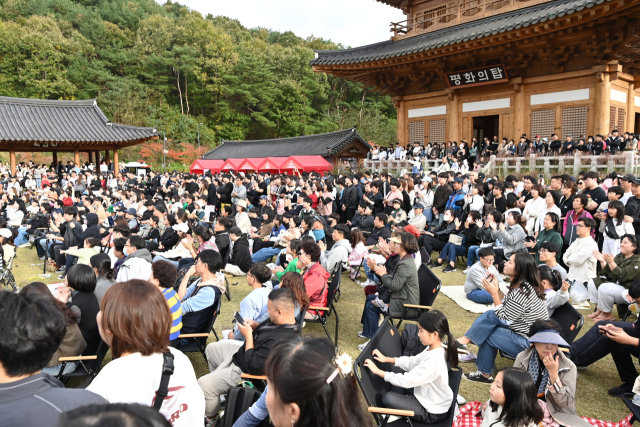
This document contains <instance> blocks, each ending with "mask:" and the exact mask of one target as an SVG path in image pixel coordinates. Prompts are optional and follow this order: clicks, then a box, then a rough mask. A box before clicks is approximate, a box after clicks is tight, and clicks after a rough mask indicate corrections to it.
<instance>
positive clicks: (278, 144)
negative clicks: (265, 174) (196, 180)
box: [203, 127, 370, 160]
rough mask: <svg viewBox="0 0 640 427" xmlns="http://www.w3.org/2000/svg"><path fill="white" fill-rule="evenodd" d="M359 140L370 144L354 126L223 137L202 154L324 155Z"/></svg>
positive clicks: (215, 156)
mask: <svg viewBox="0 0 640 427" xmlns="http://www.w3.org/2000/svg"><path fill="white" fill-rule="evenodd" d="M356 140H357V141H360V142H361V143H363V144H364V145H365V146H366V147H367V148H370V145H369V143H368V142H367V141H365V139H364V138H363V137H361V136H360V135H358V132H356V128H355V127H353V128H349V129H345V130H339V131H336V132H329V133H322V134H319V135H306V136H295V137H292V138H279V139H261V140H255V141H222V144H221V145H219V146H218V147H216V148H214V149H213V150H211V151H209V152H208V153H206V154H205V155H204V156H203V158H204V159H207V160H217V159H223V160H226V159H244V158H247V157H258V156H260V157H289V156H323V157H330V156H333V155H335V154H337V153H339V152H340V151H342V150H343V149H344V148H345V147H347V146H348V145H349V144H351V143H352V142H353V141H356Z"/></svg>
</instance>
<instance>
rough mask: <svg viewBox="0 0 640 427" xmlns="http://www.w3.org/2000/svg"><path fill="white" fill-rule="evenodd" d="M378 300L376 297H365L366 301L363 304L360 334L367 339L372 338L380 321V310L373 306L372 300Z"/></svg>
mask: <svg viewBox="0 0 640 427" xmlns="http://www.w3.org/2000/svg"><path fill="white" fill-rule="evenodd" d="M376 298H378V296H377V295H375V294H374V295H369V296H367V301H366V302H365V303H364V310H363V312H362V320H361V323H362V325H363V327H362V333H363V335H364V336H365V337H367V338H372V337H373V336H374V335H375V334H376V331H377V330H378V321H379V320H380V314H381V313H382V310H380V309H379V308H378V307H376V306H375V305H373V300H374V299H376Z"/></svg>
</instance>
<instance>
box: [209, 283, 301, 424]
mask: <svg viewBox="0 0 640 427" xmlns="http://www.w3.org/2000/svg"><path fill="white" fill-rule="evenodd" d="M295 305H296V303H295V296H294V295H293V292H292V291H291V289H286V288H280V289H275V290H273V291H271V293H270V294H269V299H268V301H267V307H268V309H267V311H268V313H269V319H267V320H265V321H264V322H262V323H260V324H258V323H256V322H255V321H253V320H249V319H245V321H244V323H243V324H240V323H238V324H237V326H238V329H239V330H240V333H241V334H242V336H243V337H244V338H245V339H246V341H245V343H244V345H242V346H238V345H237V344H236V343H234V342H233V341H231V340H222V341H218V342H214V343H211V344H209V345H208V346H207V349H206V350H205V354H206V357H207V362H208V363H209V370H210V371H211V373H210V374H207V375H205V376H203V377H200V379H198V384H200V387H201V388H202V391H203V392H204V398H205V405H206V406H205V415H206V416H207V417H208V418H213V417H215V416H216V415H217V414H218V410H219V409H220V396H221V395H223V394H225V393H227V392H228V391H229V390H230V389H231V387H234V386H235V385H236V384H238V383H239V382H240V380H241V378H240V376H241V375H242V374H250V375H264V363H265V361H266V360H267V356H268V355H269V352H270V351H271V348H273V346H274V345H275V344H276V343H277V342H279V341H282V340H291V339H293V338H295V337H296V336H297V335H298V328H297V326H296V318H295V316H294V310H295Z"/></svg>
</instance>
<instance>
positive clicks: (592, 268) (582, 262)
mask: <svg viewBox="0 0 640 427" xmlns="http://www.w3.org/2000/svg"><path fill="white" fill-rule="evenodd" d="M597 250H598V244H597V243H596V241H595V240H593V239H592V238H591V236H588V237H583V238H578V239H576V240H574V241H573V243H572V244H571V245H570V246H569V247H568V248H567V251H566V252H565V253H564V255H563V256H562V259H563V260H564V263H565V264H567V266H569V273H568V277H569V279H571V280H577V281H578V282H588V281H589V279H593V278H594V277H596V276H597V274H596V264H597V262H598V261H597V260H596V257H594V256H593V251H597Z"/></svg>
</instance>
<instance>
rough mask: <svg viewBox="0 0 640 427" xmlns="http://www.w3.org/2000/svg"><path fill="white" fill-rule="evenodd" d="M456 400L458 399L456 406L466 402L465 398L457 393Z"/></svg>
mask: <svg viewBox="0 0 640 427" xmlns="http://www.w3.org/2000/svg"><path fill="white" fill-rule="evenodd" d="M457 400H458V406H462V405H465V404H466V403H467V399H465V398H464V397H462V396H460V395H458V397H457Z"/></svg>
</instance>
